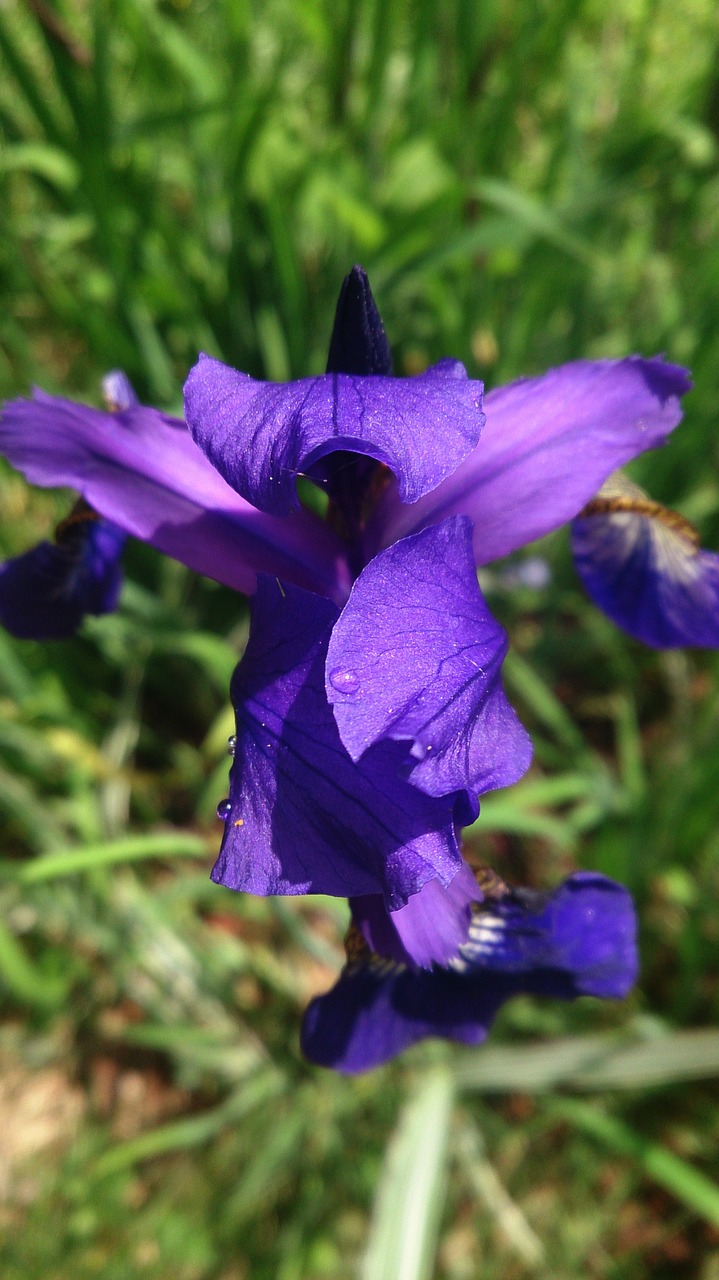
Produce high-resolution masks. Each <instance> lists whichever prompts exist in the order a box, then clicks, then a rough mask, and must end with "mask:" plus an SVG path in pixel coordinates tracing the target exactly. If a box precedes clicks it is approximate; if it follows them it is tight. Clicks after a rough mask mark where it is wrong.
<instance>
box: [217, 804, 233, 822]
mask: <svg viewBox="0 0 719 1280" xmlns="http://www.w3.org/2000/svg"><path fill="white" fill-rule="evenodd" d="M231 813H232V801H231V800H220V803H219V804H218V806H217V816H218V818H219V819H220V822H227V819H228V818H229V816H230V814H231Z"/></svg>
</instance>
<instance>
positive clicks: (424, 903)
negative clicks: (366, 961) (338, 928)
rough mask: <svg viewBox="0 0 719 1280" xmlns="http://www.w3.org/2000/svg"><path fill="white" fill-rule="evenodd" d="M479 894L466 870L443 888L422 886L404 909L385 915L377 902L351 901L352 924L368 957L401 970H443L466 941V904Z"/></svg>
mask: <svg viewBox="0 0 719 1280" xmlns="http://www.w3.org/2000/svg"><path fill="white" fill-rule="evenodd" d="M481 899H482V891H481V889H480V888H479V885H478V884H477V881H476V879H475V877H474V875H473V874H472V872H471V870H470V868H469V867H468V866H466V864H465V865H463V866H461V867H460V869H459V871H458V872H457V874H456V875H455V876H454V878H453V879H452V880H451V881H450V883H449V884H448V885H447V886H446V887H445V886H444V885H442V884H440V882H439V880H428V881H427V883H426V884H425V885H423V886H422V888H421V889H420V891H419V893H414V894H413V895H412V897H411V898H410V899H409V901H408V903H407V905H406V906H404V907H400V908H399V910H398V911H388V910H387V908H386V907H385V905H384V902H383V900H382V898H380V897H378V896H376V895H368V896H366V897H364V898H351V899H350V906H351V908H352V919H353V920H354V922H355V924H356V926H357V928H358V929H359V930H360V932H361V933H362V936H363V938H364V940H365V942H366V943H367V945H368V947H369V948H370V950H371V951H375V952H377V953H378V954H379V955H382V956H386V957H389V958H390V959H392V960H398V961H399V962H400V963H402V964H410V965H414V966H419V967H420V968H423V969H428V968H430V967H431V966H432V965H433V964H440V965H442V964H446V963H447V962H448V961H449V960H450V959H451V958H452V956H456V955H457V952H458V951H459V948H460V947H461V945H462V943H464V942H466V941H467V937H468V934H469V926H470V921H471V918H472V910H471V908H472V903H474V902H480V901H481Z"/></svg>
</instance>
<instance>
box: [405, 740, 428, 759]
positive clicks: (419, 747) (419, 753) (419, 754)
mask: <svg viewBox="0 0 719 1280" xmlns="http://www.w3.org/2000/svg"><path fill="white" fill-rule="evenodd" d="M431 750H432V748H431V746H430V745H429V744H428V743H424V742H419V741H417V742H413V743H412V746H411V747H410V749H409V754H410V755H411V756H414V758H415V760H425V759H426V758H427V756H428V755H429V753H430V751H431Z"/></svg>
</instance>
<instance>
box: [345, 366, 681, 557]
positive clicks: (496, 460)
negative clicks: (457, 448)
mask: <svg viewBox="0 0 719 1280" xmlns="http://www.w3.org/2000/svg"><path fill="white" fill-rule="evenodd" d="M690 385H691V384H690V381H689V377H688V375H687V373H686V371H685V370H684V369H680V368H679V367H678V366H677V365H673V364H667V363H666V362H665V361H663V360H661V359H659V358H655V359H651V360H643V359H642V358H641V357H639V356H631V357H629V358H628V359H626V360H597V361H588V360H580V361H577V362H576V363H575V364H567V365H562V366H561V367H560V368H558V369H552V370H551V371H550V372H549V373H546V374H544V376H543V377H540V378H527V379H521V380H520V381H519V382H513V383H510V384H509V386H506V387H500V388H499V389H498V390H496V391H490V392H489V393H488V395H487V396H486V399H485V404H484V408H485V412H486V417H487V422H486V426H485V428H484V431H483V432H482V438H481V440H480V442H479V444H478V446H477V448H476V449H475V450H474V452H473V453H471V454H470V456H469V457H468V458H467V459H466V461H465V462H464V463H463V464H462V466H460V467H459V468H458V469H457V470H456V471H455V472H454V474H453V475H451V476H450V477H449V479H447V480H445V481H444V483H443V484H442V485H440V486H439V488H438V489H435V491H434V492H433V493H432V494H431V495H428V496H427V497H424V498H423V499H422V500H421V501H420V502H418V503H417V504H416V505H415V506H414V507H412V508H407V507H403V506H402V505H401V503H400V502H399V500H398V496H397V494H396V493H392V491H391V490H388V491H387V493H386V495H385V497H384V498H383V500H382V501H381V502H380V504H379V505H378V507H377V511H376V514H375V522H374V526H373V528H372V529H371V530H368V539H369V541H370V543H371V549H372V548H374V546H377V545H382V546H386V545H387V544H388V543H390V542H394V541H395V540H396V539H397V538H399V537H402V536H403V535H404V534H407V533H412V532H414V531H415V530H416V529H419V528H422V527H423V526H424V525H426V524H430V523H433V522H434V521H437V520H441V519H443V518H444V517H446V516H449V515H454V514H465V515H469V516H471V517H472V519H473V520H474V521H475V531H474V552H475V559H476V561H477V564H480V565H482V564H488V563H489V562H490V561H492V560H497V559H499V558H500V557H501V556H505V555H508V554H509V552H510V551H514V550H515V549H516V548H517V547H521V546H523V545H524V544H525V543H527V542H531V541H532V540H533V539H534V538H540V537H542V536H543V534H545V533H549V532H550V531H551V530H552V529H556V528H558V526H559V525H561V524H564V523H565V521H567V520H571V519H572V517H573V516H576V515H577V513H578V512H579V511H581V509H582V507H583V506H584V505H585V503H586V502H588V501H589V499H590V498H592V497H593V496H594V494H595V493H596V492H597V490H598V489H599V487H600V485H601V484H602V482H603V481H604V480H606V478H607V476H608V475H609V474H610V473H611V472H612V471H614V470H616V468H617V467H620V466H623V465H624V463H626V462H628V461H629V460H630V459H631V458H634V457H636V456H637V454H640V453H643V452H644V450H645V449H652V448H654V447H655V446H656V445H659V444H662V443H663V441H664V440H665V439H666V437H667V435H668V434H669V432H670V431H672V430H673V429H674V427H675V426H676V425H677V423H678V422H679V420H680V418H681V408H680V404H679V400H680V397H681V396H682V395H684V394H685V392H687V391H688V390H689V388H690Z"/></svg>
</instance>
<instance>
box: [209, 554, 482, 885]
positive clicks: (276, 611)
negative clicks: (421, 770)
mask: <svg viewBox="0 0 719 1280" xmlns="http://www.w3.org/2000/svg"><path fill="white" fill-rule="evenodd" d="M337 614H338V610H337V608H336V606H335V605H333V604H332V603H331V601H329V600H324V599H321V598H320V597H319V596H313V595H311V594H310V593H309V592H306V591H302V590H301V589H300V588H297V587H291V586H288V587H286V588H283V587H280V586H279V584H278V583H277V582H276V581H275V580H274V579H270V578H265V577H261V578H260V579H259V583H258V591H257V595H256V596H255V599H254V601H253V605H252V624H251V629H250V638H249V641H248V645H247V649H246V651H245V654H244V656H243V658H242V661H241V662H240V664H239V666H238V667H237V669H236V671H235V675H234V677H233V680H232V687H231V698H232V702H233V705H234V707H235V712H236V717H237V731H236V747H235V757H234V763H233V765H232V769H231V771H230V795H229V806H228V812H227V815H226V820H225V835H224V839H223V842H222V848H221V851H220V857H219V859H218V862H217V864H216V866H215V868H214V871H213V873H212V875H213V879H214V880H216V881H217V882H218V883H221V884H224V885H227V886H228V887H229V888H231V889H241V890H245V891H248V892H250V893H258V894H268V893H279V894H286V893H291V894H296V893H329V894H334V895H336V896H340V897H344V896H354V895H363V894H380V895H382V897H383V898H384V901H385V903H386V905H387V907H388V908H389V909H390V910H392V909H397V908H398V907H401V906H404V904H405V903H406V901H407V899H408V898H409V897H410V896H411V895H412V894H413V893H416V892H417V891H418V890H419V889H420V888H421V887H422V885H423V884H425V883H426V882H427V881H428V880H432V879H434V878H437V879H439V880H440V881H441V882H442V883H444V884H447V883H449V881H450V880H451V879H452V877H453V876H454V875H455V873H456V871H457V870H458V869H459V867H460V866H461V858H460V854H459V850H458V847H457V842H456V837H455V833H454V823H453V816H454V814H453V809H454V806H453V798H452V797H451V796H450V797H444V798H442V799H434V798H431V797H429V796H426V795H423V794H422V793H421V792H420V791H417V789H416V788H415V787H413V786H412V785H411V783H409V782H408V781H406V779H405V777H404V776H403V772H404V770H403V763H404V755H405V752H404V750H403V748H402V746H401V744H398V743H394V742H382V743H379V744H378V745H377V746H376V747H374V748H372V749H371V750H370V751H368V752H367V753H366V755H365V756H364V757H363V759H362V760H361V761H360V762H359V763H357V764H355V763H354V762H353V761H352V760H351V759H350V757H349V755H348V753H347V751H346V750H345V748H344V747H343V745H342V742H341V740H340V736H339V732H338V730H337V725H336V724H335V720H334V716H333V714H332V709H331V707H330V706H329V704H328V702H327V697H326V694H325V679H324V669H325V659H326V654H327V644H328V641H329V637H330V633H331V630H332V627H333V625H334V623H335V621H336V619H337Z"/></svg>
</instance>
